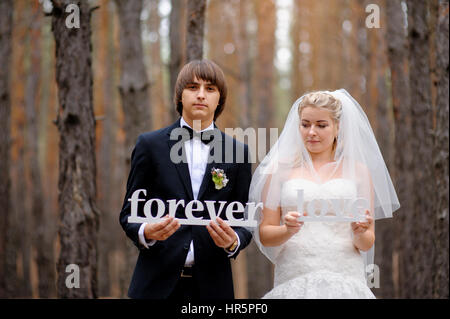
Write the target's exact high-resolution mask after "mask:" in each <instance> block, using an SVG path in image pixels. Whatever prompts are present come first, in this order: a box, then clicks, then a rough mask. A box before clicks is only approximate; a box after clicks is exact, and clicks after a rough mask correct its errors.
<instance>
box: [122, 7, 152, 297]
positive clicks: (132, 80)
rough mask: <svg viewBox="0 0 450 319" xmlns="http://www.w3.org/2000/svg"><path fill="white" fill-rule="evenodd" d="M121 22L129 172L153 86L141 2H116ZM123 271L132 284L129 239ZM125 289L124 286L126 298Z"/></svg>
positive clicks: (146, 124) (133, 253)
mask: <svg viewBox="0 0 450 319" xmlns="http://www.w3.org/2000/svg"><path fill="white" fill-rule="evenodd" d="M115 3H116V7H117V12H118V15H119V23H120V69H121V80H120V87H119V91H120V97H121V100H122V109H123V113H124V117H125V127H124V131H125V132H126V134H125V150H126V154H127V155H126V164H127V165H126V167H127V171H128V170H129V166H130V159H131V152H132V150H133V147H134V145H135V144H136V140H137V138H138V136H139V134H142V133H144V132H146V131H150V130H151V129H152V127H151V110H150V104H151V103H150V92H149V89H150V85H149V84H150V83H149V81H148V77H147V72H146V68H145V64H144V50H143V46H142V39H141V19H140V17H141V10H142V0H136V1H127V0H116V1H115ZM123 244H124V249H125V251H124V254H125V256H126V258H125V262H124V268H125V269H123V270H122V271H121V276H122V278H121V282H122V283H127V284H128V283H129V282H130V280H131V275H132V272H133V269H134V266H135V264H136V260H137V250H136V249H135V246H134V245H133V244H132V242H131V241H130V240H128V239H127V240H125V239H124V243H123ZM124 288H125V287H123V286H122V287H121V293H122V294H123V295H122V296H125V295H124V294H125V292H126V291H125V289H124Z"/></svg>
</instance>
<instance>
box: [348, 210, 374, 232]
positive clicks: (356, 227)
mask: <svg viewBox="0 0 450 319" xmlns="http://www.w3.org/2000/svg"><path fill="white" fill-rule="evenodd" d="M372 223H373V217H372V216H371V215H370V213H369V211H368V210H366V221H365V222H353V223H351V225H352V231H353V234H354V235H361V234H364V233H365V232H366V230H368V229H369V227H370V225H372Z"/></svg>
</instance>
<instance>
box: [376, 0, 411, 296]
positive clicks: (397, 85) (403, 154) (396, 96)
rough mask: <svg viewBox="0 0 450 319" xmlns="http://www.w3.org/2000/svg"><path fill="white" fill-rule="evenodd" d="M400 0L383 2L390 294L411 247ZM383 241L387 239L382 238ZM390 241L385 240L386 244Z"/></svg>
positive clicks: (405, 56) (398, 282)
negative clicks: (389, 134)
mask: <svg viewBox="0 0 450 319" xmlns="http://www.w3.org/2000/svg"><path fill="white" fill-rule="evenodd" d="M401 3H402V1H401V0H392V1H386V16H387V32H386V41H387V55H388V62H389V67H390V70H391V96H392V108H393V112H394V121H395V142H394V145H395V150H396V151H395V156H394V167H395V169H394V170H393V180H394V181H395V184H396V185H395V189H396V191H397V195H398V198H399V201H400V203H401V207H400V209H399V210H398V211H397V212H396V213H395V218H394V220H393V223H394V230H395V234H397V235H396V236H395V240H394V241H393V242H391V243H390V244H391V245H393V249H394V251H393V253H392V281H393V289H394V291H393V293H392V295H391V296H392V297H396V298H399V297H400V289H401V287H402V285H403V282H404V278H403V276H404V274H406V273H407V267H408V265H407V263H406V260H404V256H403V252H404V251H405V250H406V251H408V250H410V249H412V247H410V243H411V240H410V239H408V238H407V237H405V232H404V231H402V228H404V227H405V225H406V224H407V223H410V219H409V217H410V216H411V206H410V205H409V199H408V198H409V196H410V194H411V191H412V189H411V180H410V178H409V169H410V165H411V146H410V138H409V136H410V134H411V125H410V97H409V82H408V81H409V77H408V69H407V65H408V61H407V59H408V52H407V42H406V35H405V31H406V26H405V23H404V14H405V13H404V12H403V9H402V4H401ZM383 241H384V242H386V240H384V239H383ZM388 244H389V243H387V242H386V245H388Z"/></svg>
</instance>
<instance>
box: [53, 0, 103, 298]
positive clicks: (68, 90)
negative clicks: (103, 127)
mask: <svg viewBox="0 0 450 319" xmlns="http://www.w3.org/2000/svg"><path fill="white" fill-rule="evenodd" d="M52 3H53V11H52V31H53V35H54V38H55V49H56V82H57V84H58V98H59V112H58V116H57V120H56V122H57V127H58V131H59V133H60V143H59V192H60V194H59V198H58V202H59V210H60V228H59V236H60V244H61V250H60V256H59V260H58V265H57V270H58V284H57V293H58V296H59V297H62V298H96V297H97V232H98V226H99V212H98V209H97V207H96V203H95V198H96V164H95V119H94V110H93V94H92V82H93V77H92V70H91V64H92V63H91V61H92V60H91V50H92V47H91V24H90V23H91V12H92V11H91V8H90V7H89V2H88V1H78V2H77V3H76V4H75V5H76V8H78V10H77V9H76V8H74V7H73V5H72V6H71V7H69V8H68V5H69V4H72V3H73V1H70V0H60V1H56V0H53V1H52ZM66 10H67V11H69V12H72V13H68V12H66ZM77 13H78V14H79V17H78V18H79V20H78V19H77ZM69 14H72V16H69ZM71 19H74V20H72V21H74V24H75V26H76V22H77V21H78V22H79V25H78V26H79V28H77V27H74V28H70V27H68V25H69V26H70V25H71V23H66V22H70V21H71ZM72 264H74V265H75V266H70V265H72ZM68 266H70V267H68ZM72 267H73V268H72ZM71 275H72V276H73V277H68V276H71ZM77 283H78V284H79V288H77V289H75V288H73V287H72V286H71V285H72V284H73V285H77ZM70 287H72V288H70Z"/></svg>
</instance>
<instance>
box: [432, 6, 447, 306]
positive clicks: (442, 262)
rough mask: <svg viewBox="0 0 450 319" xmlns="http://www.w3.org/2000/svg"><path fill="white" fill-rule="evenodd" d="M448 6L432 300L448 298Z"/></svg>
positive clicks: (443, 9)
mask: <svg viewBox="0 0 450 319" xmlns="http://www.w3.org/2000/svg"><path fill="white" fill-rule="evenodd" d="M448 15H449V3H448V0H441V1H439V16H438V17H439V18H438V21H437V35H436V37H437V41H436V44H437V48H436V50H437V72H438V78H437V80H438V81H437V101H436V102H437V103H436V104H437V110H436V119H437V121H436V129H435V134H434V150H433V159H434V161H433V165H434V178H435V180H436V186H435V190H436V193H435V194H436V200H435V203H436V210H435V213H436V215H437V216H435V217H434V221H435V222H434V227H433V228H434V229H433V234H435V239H434V245H435V249H436V252H437V255H436V258H435V260H434V262H433V269H434V270H435V271H434V274H433V277H434V278H433V298H448V296H449V294H448V270H449V266H448V235H449V216H448V215H449V214H448V204H449V185H448V180H449V177H448V174H449V170H448V157H449V155H448V153H449V138H448V135H449V133H448V128H449V127H448V125H449V124H448V123H449V115H448V112H449V100H448V99H449V87H448V72H449V61H448V60H449V53H448V47H449V42H448V34H449V30H448V27H449V19H448Z"/></svg>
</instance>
